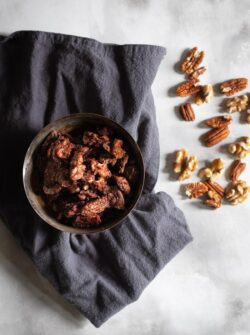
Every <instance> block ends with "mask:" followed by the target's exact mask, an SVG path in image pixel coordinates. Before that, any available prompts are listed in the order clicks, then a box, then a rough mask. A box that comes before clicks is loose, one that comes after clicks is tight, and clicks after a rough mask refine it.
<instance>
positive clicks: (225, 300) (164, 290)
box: [0, 0, 250, 335]
mask: <svg viewBox="0 0 250 335" xmlns="http://www.w3.org/2000/svg"><path fill="white" fill-rule="evenodd" d="M15 30H45V31H53V32H60V33H66V34H73V35H79V36H85V37H91V38H95V39H98V40H100V41H103V42H111V43H120V44H124V43H146V44H159V45H162V46H165V47H166V48H167V56H166V57H165V59H164V60H163V62H162V64H161V66H160V68H159V72H158V74H157V77H156V79H155V82H154V84H153V93H154V97H155V105H156V112H157V119H158V124H159V133H160V145H161V165H160V174H159V180H158V183H157V187H156V189H157V190H164V191H166V192H167V193H169V194H170V195H171V196H172V197H173V198H174V200H175V201H176V203H177V205H178V206H179V207H180V208H181V209H182V210H183V211H184V213H185V215H186V218H187V221H188V223H189V226H190V229H191V231H192V234H193V237H194V241H193V242H192V243H191V244H189V245H188V246H187V247H186V248H185V249H184V250H183V251H182V252H181V253H180V254H178V255H177V256H176V257H175V258H174V259H173V260H172V261H171V262H170V263H169V264H168V265H167V266H166V267H165V268H164V270H163V271H162V272H161V273H160V274H159V275H158V276H157V277H156V279H155V280H154V281H153V282H152V283H151V284H150V285H149V286H148V288H147V289H146V290H145V291H144V293H143V294H142V296H141V298H140V299H139V301H137V302H136V303H134V304H132V305H130V306H128V307H127V308H125V309H124V310H122V311H121V312H120V313H118V314H117V315H115V316H114V317H113V318H112V319H110V320H109V321H108V322H106V323H105V324H104V325H103V326H102V327H101V328H100V329H95V328H94V327H93V326H92V325H91V324H90V322H89V321H88V320H87V319H85V318H84V317H83V316H81V315H80V314H79V313H78V312H77V311H76V310H75V309H74V308H73V307H71V306H70V305H69V304H67V303H66V302H65V301H64V300H63V299H62V298H61V297H60V296H59V295H58V294H57V293H56V292H55V291H54V290H53V288H52V287H51V286H50V285H49V284H48V283H47V282H46V281H45V280H44V279H43V278H41V276H40V275H39V274H38V273H37V272H36V270H35V269H34V266H33V265H32V263H31V261H30V260H29V259H27V257H26V255H25V254H24V253H23V251H21V249H20V247H19V246H18V245H17V244H16V242H15V241H14V238H13V237H12V236H11V235H10V233H9V232H8V231H7V229H6V228H5V226H4V225H3V224H2V223H1V224H0V236H1V243H0V334H5V335H12V334H13V335H27V334H32V335H33V334H34V335H43V334H46V335H50V334H51V335H52V334H53V335H54V334H55V333H58V334H60V335H68V334H70V335H79V334H84V333H86V334H88V335H95V334H99V335H105V334H116V333H118V332H119V334H120V335H127V334H129V333H131V334H133V335H141V334H147V335H151V334H154V335H157V334H160V335H161V334H162V335H165V334H169V335H210V334H214V335H220V334H221V335H236V334H237V335H248V334H250V323H249V320H250V259H249V253H250V243H249V241H250V225H249V222H250V212H249V208H250V207H249V206H250V202H249V201H248V202H245V203H244V204H242V205H240V206H236V207H233V206H228V205H225V206H223V207H222V208H221V209H219V210H216V211H214V210H210V209H206V208H204V207H203V206H202V205H201V204H200V203H199V201H198V200H197V201H195V200H193V201H191V200H189V199H186V198H184V197H183V195H182V194H181V191H180V190H181V188H180V183H179V182H177V181H173V180H172V178H171V175H170V174H169V173H168V171H166V169H165V165H166V157H170V156H171V153H173V152H174V151H175V150H176V149H178V148H182V147H186V148H188V149H189V151H190V152H191V153H193V154H196V155H197V157H198V159H199V161H200V165H201V166H202V165H203V164H204V161H205V160H207V159H213V158H217V157H221V158H223V159H224V160H225V163H226V166H227V167H228V166H229V164H230V163H231V161H232V158H231V157H230V156H229V155H227V154H226V152H225V150H224V146H223V145H218V146H216V147H214V148H206V147H204V146H202V144H201V143H200V141H199V136H200V135H201V134H202V133H203V132H204V131H205V130H204V128H202V127H201V126H200V123H201V121H202V120H204V119H206V118H209V117H212V116H216V115H221V114H220V113H221V109H220V104H221V102H222V100H223V99H222V97H220V96H216V97H215V98H214V99H213V101H212V102H211V103H210V104H208V105H203V106H201V107H197V108H195V111H196V120H195V121H194V122H192V123H186V122H182V121H181V120H180V119H179V117H178V113H177V109H176V106H178V105H179V104H180V103H182V102H183V101H184V99H182V98H178V97H175V96H174V95H173V87H174V86H176V85H177V84H178V83H180V82H181V81H183V80H184V76H183V75H182V74H180V73H179V72H178V71H177V66H176V63H177V62H178V61H179V59H180V57H181V55H182V53H183V51H184V50H186V49H187V48H190V47H192V46H195V45H197V46H198V47H199V48H200V49H202V50H205V51H206V57H205V60H204V64H205V65H207V66H208V70H207V72H206V73H205V74H204V75H203V76H202V83H204V84H205V83H211V84H216V83H219V82H221V81H224V80H227V79H229V78H234V77H241V76H245V77H248V78H249V75H250V1H249V0H241V1H236V0H209V1H208V0H190V1H185V0H179V1H170V0H156V1H153V0H122V1H116V0H109V1H108V0H93V1H81V0H70V1H69V0H62V1H58V0H43V1H32V0H26V1H21V0H15V1H8V0H2V1H1V3H0V35H2V34H9V33H12V32H13V31H15ZM249 79H250V78H249ZM246 92H247V91H246ZM248 92H249V91H248ZM242 120H243V118H242V117H241V116H240V115H239V114H237V115H234V123H233V125H232V127H231V135H230V137H229V138H228V139H227V140H226V141H225V142H224V143H229V142H231V141H233V140H235V139H236V138H237V137H240V136H243V135H245V136H247V135H250V126H249V125H248V124H246V123H245V124H244V122H242ZM246 162H248V164H250V157H248V158H247V159H246ZM249 171H250V170H249V168H248V169H247V171H246V172H244V175H243V176H242V178H243V179H245V180H248V181H249V182H250V172H249ZM196 179H197V176H195V175H194V177H193V178H192V179H191V181H194V180H196ZM221 183H222V184H223V185H225V184H226V180H225V179H223V178H222V179H221Z"/></svg>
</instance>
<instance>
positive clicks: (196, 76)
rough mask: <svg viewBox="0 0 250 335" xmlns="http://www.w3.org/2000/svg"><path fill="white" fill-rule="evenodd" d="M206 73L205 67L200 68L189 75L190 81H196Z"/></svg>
mask: <svg viewBox="0 0 250 335" xmlns="http://www.w3.org/2000/svg"><path fill="white" fill-rule="evenodd" d="M206 71H207V67H206V66H202V67H200V68H199V69H197V70H195V71H194V72H193V73H191V74H190V75H189V78H190V79H193V78H195V79H198V77H199V76H201V75H202V74H203V73H205V72H206Z"/></svg>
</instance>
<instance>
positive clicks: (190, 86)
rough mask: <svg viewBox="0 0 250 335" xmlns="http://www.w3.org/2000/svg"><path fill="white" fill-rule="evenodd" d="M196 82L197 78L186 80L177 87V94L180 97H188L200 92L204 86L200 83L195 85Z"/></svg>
mask: <svg viewBox="0 0 250 335" xmlns="http://www.w3.org/2000/svg"><path fill="white" fill-rule="evenodd" d="M196 83H197V79H191V80H189V81H185V82H184V83H182V84H180V85H179V86H178V87H177V88H176V94H177V95H178V96H179V97H187V96H189V95H193V94H196V93H198V92H200V90H201V87H202V86H199V85H198V86H195V84H196Z"/></svg>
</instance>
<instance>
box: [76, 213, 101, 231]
mask: <svg viewBox="0 0 250 335" xmlns="http://www.w3.org/2000/svg"><path fill="white" fill-rule="evenodd" d="M100 223H101V217H100V215H99V214H94V213H91V212H86V215H77V217H76V218H75V220H74V221H73V223H72V225H73V227H76V228H84V227H86V226H89V225H98V224H100Z"/></svg>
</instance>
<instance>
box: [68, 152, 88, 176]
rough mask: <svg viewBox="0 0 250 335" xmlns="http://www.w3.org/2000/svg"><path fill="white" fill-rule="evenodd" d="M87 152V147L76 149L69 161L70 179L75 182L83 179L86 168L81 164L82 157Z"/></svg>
mask: <svg viewBox="0 0 250 335" xmlns="http://www.w3.org/2000/svg"><path fill="white" fill-rule="evenodd" d="M88 151H89V148H88V147H77V149H76V150H75V152H74V154H73V157H72V158H71V161H70V179H71V180H73V181H75V180H79V179H82V178H83V174H84V172H85V170H86V166H85V165H84V164H83V161H84V155H85V154H86V153H87V152H88Z"/></svg>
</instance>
